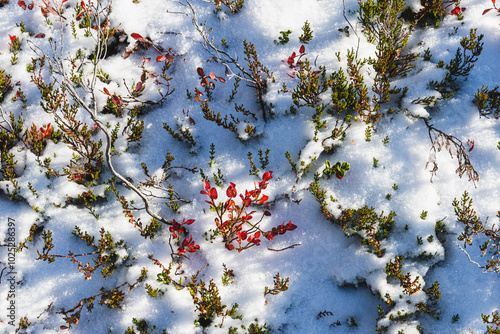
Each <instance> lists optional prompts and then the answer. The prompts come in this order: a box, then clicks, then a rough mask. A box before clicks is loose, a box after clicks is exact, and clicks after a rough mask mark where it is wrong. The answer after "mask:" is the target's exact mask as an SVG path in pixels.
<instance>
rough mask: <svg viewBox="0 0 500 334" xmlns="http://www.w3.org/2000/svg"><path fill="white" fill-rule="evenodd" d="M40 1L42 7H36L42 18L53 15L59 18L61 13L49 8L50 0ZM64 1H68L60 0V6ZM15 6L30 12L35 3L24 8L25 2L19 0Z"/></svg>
mask: <svg viewBox="0 0 500 334" xmlns="http://www.w3.org/2000/svg"><path fill="white" fill-rule="evenodd" d="M42 1H43V6H40V5H37V6H38V7H40V10H41V12H42V15H43V16H45V17H47V16H49V14H53V15H55V16H61V13H59V12H58V11H57V9H55V8H54V7H52V6H50V0H48V1H47V0H42ZM66 1H68V0H62V2H61V5H62V4H63V3H65V2H66ZM17 4H18V5H19V7H21V8H22V9H24V10H26V8H28V9H29V10H32V9H33V7H34V6H35V3H34V2H33V1H32V2H31V3H30V4H29V5H27V6H26V2H24V1H22V0H19V1H18V2H17ZM82 4H83V1H82ZM83 5H84V4H83Z"/></svg>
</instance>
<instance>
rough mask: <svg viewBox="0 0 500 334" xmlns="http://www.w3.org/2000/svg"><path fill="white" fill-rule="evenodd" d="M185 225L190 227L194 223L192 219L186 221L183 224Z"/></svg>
mask: <svg viewBox="0 0 500 334" xmlns="http://www.w3.org/2000/svg"><path fill="white" fill-rule="evenodd" d="M185 223H186V224H187V225H191V224H192V223H194V219H188V220H186V222H185Z"/></svg>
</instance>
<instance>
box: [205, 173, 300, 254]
mask: <svg viewBox="0 0 500 334" xmlns="http://www.w3.org/2000/svg"><path fill="white" fill-rule="evenodd" d="M271 178H272V172H266V173H264V175H263V176H262V181H260V182H259V183H258V184H255V185H254V189H253V190H250V191H249V190H245V193H244V194H239V197H240V200H241V204H240V205H237V204H236V202H235V199H236V198H237V197H238V192H237V190H236V185H235V184H234V183H232V182H230V184H229V187H228V188H227V189H226V195H227V197H228V199H227V200H226V201H225V202H224V203H216V202H215V200H217V199H218V197H219V195H218V193H217V189H216V188H212V187H211V186H210V183H209V182H208V181H203V188H204V189H205V190H202V191H201V192H200V193H201V194H204V195H207V196H208V197H209V198H210V200H208V201H205V202H207V203H208V204H209V205H210V206H211V207H212V208H213V209H214V210H215V212H216V214H217V218H215V224H216V225H217V229H218V231H219V232H220V233H221V234H222V238H223V241H224V243H225V246H226V248H227V249H228V250H230V251H231V250H238V252H241V251H242V250H244V249H248V248H250V247H253V246H259V245H260V243H261V239H260V238H261V237H262V236H263V237H265V238H267V239H268V240H273V239H274V237H275V236H277V235H282V234H285V233H286V232H287V231H293V230H295V229H296V228H297V226H296V225H294V224H292V222H291V221H290V222H289V223H288V224H286V225H285V223H284V222H283V223H282V224H281V225H278V226H276V227H274V228H272V229H271V230H270V231H263V230H262V229H261V227H260V223H261V222H262V220H263V218H264V217H265V216H270V215H271V212H270V211H269V203H268V202H267V201H268V200H269V197H268V196H267V195H264V194H263V193H262V191H263V190H265V189H266V188H267V186H268V181H269V180H270V179H271ZM250 206H254V207H256V208H261V210H262V213H261V214H259V215H260V219H259V220H258V221H255V220H253V218H254V216H253V215H254V214H255V213H256V212H257V211H255V210H253V211H250V212H248V211H247V208H249V207H250Z"/></svg>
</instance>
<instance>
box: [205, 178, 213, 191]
mask: <svg viewBox="0 0 500 334" xmlns="http://www.w3.org/2000/svg"><path fill="white" fill-rule="evenodd" d="M203 188H204V189H205V190H207V191H208V190H210V188H212V187H211V186H210V183H209V182H208V181H207V180H203Z"/></svg>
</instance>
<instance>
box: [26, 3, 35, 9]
mask: <svg viewBox="0 0 500 334" xmlns="http://www.w3.org/2000/svg"><path fill="white" fill-rule="evenodd" d="M34 6H35V3H34V2H32V3H30V4H29V5H28V9H29V10H32V9H33V7H34Z"/></svg>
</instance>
